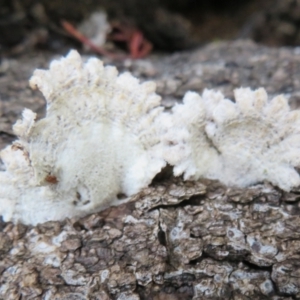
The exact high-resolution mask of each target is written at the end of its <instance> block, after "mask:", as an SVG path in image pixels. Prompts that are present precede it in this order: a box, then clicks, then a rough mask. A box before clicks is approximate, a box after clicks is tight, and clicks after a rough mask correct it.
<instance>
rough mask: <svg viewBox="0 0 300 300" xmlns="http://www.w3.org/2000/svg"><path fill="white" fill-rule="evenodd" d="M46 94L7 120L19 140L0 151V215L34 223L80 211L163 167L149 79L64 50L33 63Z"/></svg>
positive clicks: (111, 199)
mask: <svg viewBox="0 0 300 300" xmlns="http://www.w3.org/2000/svg"><path fill="white" fill-rule="evenodd" d="M30 85H31V87H32V88H38V89H39V90H41V92H42V93H43V94H44V96H45V98H46V100H47V115H46V117H45V118H43V119H41V120H39V121H37V122H35V121H34V119H35V114H34V113H33V112H32V111H30V110H28V109H26V110H24V112H23V120H22V121H18V122H17V123H16V125H15V126H14V132H15V133H16V135H18V137H19V140H18V141H16V142H14V143H13V144H12V145H11V146H8V147H7V148H6V149H4V150H3V151H2V153H1V158H2V160H3V162H4V164H5V167H6V171H4V172H0V183H1V186H0V214H1V215H3V218H4V220H5V221H9V220H12V221H15V222H18V221H20V222H24V223H30V224H37V223H39V222H44V221H47V220H60V219H63V218H65V217H72V216H76V215H79V216H81V215H84V214H87V213H91V212H95V211H99V210H100V209H104V208H106V207H108V206H110V205H113V204H115V203H120V201H117V195H118V194H120V193H122V194H126V195H132V194H134V193H137V192H138V191H139V190H140V189H141V188H143V187H145V186H147V185H148V184H149V183H150V182H151V180H152V179H153V177H154V176H155V175H156V174H157V173H159V171H160V170H161V168H162V167H164V166H165V164H166V163H165V161H164V159H163V158H162V157H161V150H160V148H161V143H160V136H159V132H158V130H159V124H158V123H157V121H156V120H157V116H158V115H159V114H160V113H161V111H162V109H163V108H162V107H160V106H159V104H160V97H159V96H158V95H156V94H155V84H154V83H153V82H146V83H143V84H139V82H138V80H137V79H136V78H134V77H133V76H132V75H130V74H129V73H124V74H122V75H119V76H118V72H117V70H116V68H115V67H105V68H104V67H103V65H102V62H101V61H100V60H98V59H95V58H91V59H89V60H88V61H87V62H86V63H85V64H84V63H82V60H81V57H80V55H79V54H78V53H77V52H76V51H71V52H70V53H69V55H68V56H67V57H66V58H62V59H61V60H59V61H53V62H52V63H51V65H50V69H49V71H43V70H36V71H35V72H34V75H33V77H32V78H31V80H30Z"/></svg>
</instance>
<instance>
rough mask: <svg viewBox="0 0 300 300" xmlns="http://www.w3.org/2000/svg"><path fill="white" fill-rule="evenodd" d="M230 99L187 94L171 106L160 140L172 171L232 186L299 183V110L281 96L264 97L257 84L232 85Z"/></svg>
mask: <svg viewBox="0 0 300 300" xmlns="http://www.w3.org/2000/svg"><path fill="white" fill-rule="evenodd" d="M235 101H236V102H233V101H231V100H228V99H225V98H224V96H223V95H222V94H221V93H220V92H215V91H212V90H206V91H204V92H203V95H202V96H200V95H198V94H196V93H192V92H188V93H187V94H186V95H185V97H184V99H183V102H184V103H183V104H180V105H176V106H175V107H174V108H173V111H172V116H169V117H168V118H169V120H170V121H169V124H168V126H169V128H170V130H168V131H166V132H167V133H166V134H165V135H164V140H165V143H166V144H167V145H169V147H170V148H171V149H172V150H169V151H167V152H166V154H165V157H166V160H167V161H168V162H169V163H170V164H172V165H174V166H175V167H174V173H175V175H181V174H184V178H185V179H198V178H200V177H206V178H210V179H218V180H220V181H221V182H223V183H225V184H227V185H229V186H238V187H246V186H249V185H251V184H255V183H257V182H262V181H269V182H271V183H272V184H274V185H276V186H279V187H280V188H281V189H283V190H286V191H289V190H291V189H292V188H293V187H296V186H299V184H300V177H299V174H298V172H297V171H296V170H295V168H294V167H297V166H299V164H300V152H299V149H300V130H299V128H300V111H299V110H294V111H291V110H290V108H289V106H288V102H287V99H286V98H285V97H283V96H277V97H275V98H273V99H268V96H267V93H266V91H265V90H264V89H263V88H260V89H257V90H255V91H253V90H251V89H249V88H240V89H236V90H235Z"/></svg>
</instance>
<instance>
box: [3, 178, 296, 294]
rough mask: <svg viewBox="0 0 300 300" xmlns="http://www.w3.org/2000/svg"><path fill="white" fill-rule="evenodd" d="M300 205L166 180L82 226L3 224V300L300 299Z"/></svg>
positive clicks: (274, 195) (204, 183) (268, 191)
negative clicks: (299, 206)
mask: <svg viewBox="0 0 300 300" xmlns="http://www.w3.org/2000/svg"><path fill="white" fill-rule="evenodd" d="M298 198H299V194H298V191H294V192H293V193H289V194H284V193H282V192H281V191H279V190H277V189H275V188H273V187H272V186H270V185H268V184H264V185H257V186H254V187H251V188H247V189H235V188H227V187H225V186H223V185H221V184H219V183H218V182H213V181H208V180H201V181H197V182H183V181H182V180H181V179H169V180H165V181H161V182H157V183H155V184H153V186H151V187H149V188H147V189H145V190H143V191H142V192H141V193H139V194H138V195H136V196H135V197H133V198H132V202H130V203H128V204H125V205H121V206H119V207H114V208H111V209H109V210H106V211H104V212H102V213H99V214H93V215H90V216H87V217H85V218H82V219H80V220H67V221H65V222H62V223H59V222H48V223H45V224H41V225H38V226H36V227H29V226H24V225H21V224H19V225H13V224H11V223H7V224H5V223H2V224H1V227H2V230H1V233H0V255H1V262H0V272H1V277H0V280H1V281H0V286H1V287H0V299H6V300H9V299H12V300H14V299H99V300H100V299H103V300H104V299H155V300H158V299H250V298H252V299H292V298H291V297H293V299H300V272H299V258H300V255H299V248H300V216H299V208H298Z"/></svg>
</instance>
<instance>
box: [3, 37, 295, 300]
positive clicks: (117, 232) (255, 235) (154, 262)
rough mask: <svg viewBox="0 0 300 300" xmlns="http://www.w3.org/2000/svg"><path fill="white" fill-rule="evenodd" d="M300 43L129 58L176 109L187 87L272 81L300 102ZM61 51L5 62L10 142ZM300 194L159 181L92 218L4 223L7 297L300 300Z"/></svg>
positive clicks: (129, 66) (272, 90)
mask: <svg viewBox="0 0 300 300" xmlns="http://www.w3.org/2000/svg"><path fill="white" fill-rule="evenodd" d="M298 53H299V49H297V48H295V49H293V48H290V49H288V48H281V49H269V48H266V47H261V46H258V45H255V44H253V43H251V42H245V41H240V42H233V43H215V44H210V45H208V46H207V47H204V48H200V49H198V50H196V51H193V52H185V53H178V54H174V55H172V56H152V57H149V58H148V59H146V60H143V61H130V60H128V61H125V62H119V63H118V67H119V68H121V69H123V70H125V69H126V70H131V71H132V72H133V73H134V74H135V75H137V76H139V77H140V78H142V79H143V80H146V79H153V80H155V81H156V82H157V84H158V92H159V93H160V94H161V95H162V96H163V103H164V104H165V105H166V106H167V107H170V106H171V105H173V104H174V102H176V101H180V99H181V98H182V95H183V94H184V92H185V91H187V90H196V91H198V92H201V91H202V90H203V89H204V88H216V89H220V90H222V91H223V92H224V93H225V94H226V95H227V96H229V97H230V96H232V89H233V88H235V87H238V86H241V85H243V86H250V87H253V88H256V87H259V86H264V87H265V88H266V89H267V91H268V93H269V94H270V95H274V94H278V93H285V94H288V95H291V103H292V105H293V106H294V107H296V106H298V104H297V103H298V101H299V97H300V94H299V89H300V81H299V72H300V58H299V54H298ZM50 56H51V55H50V54H48V55H45V54H41V53H36V55H35V56H32V55H30V56H29V55H27V56H24V57H23V58H21V59H19V60H18V61H17V60H13V59H9V60H3V61H2V65H1V67H2V69H1V72H2V76H1V77H0V93H1V108H2V114H1V116H0V137H1V139H2V146H3V145H4V144H5V143H7V142H8V141H9V140H10V139H13V135H12V132H11V130H10V126H11V124H12V123H13V122H14V121H15V120H16V118H17V117H18V116H19V115H20V112H21V109H22V108H23V107H24V106H26V107H29V108H31V109H34V110H38V111H39V112H40V114H42V112H43V100H42V97H41V95H40V94H38V93H36V92H32V91H31V90H30V89H29V88H27V80H28V78H29V76H30V74H31V73H32V70H33V69H35V68H36V67H43V68H45V67H47V64H48V62H49V60H50ZM299 197H300V190H299V191H293V192H291V193H282V192H281V191H280V190H279V189H275V188H273V187H272V186H270V185H268V184H264V185H259V186H254V187H250V188H248V189H234V188H228V187H225V186H223V185H221V184H219V183H217V182H212V181H207V180H201V181H198V182H183V181H182V179H181V178H178V179H174V178H169V179H157V180H156V181H155V182H154V183H153V185H152V186H151V187H149V188H147V189H145V190H143V191H142V192H141V193H140V194H138V195H136V196H134V197H133V198H132V202H131V203H128V204H126V205H122V206H119V207H116V208H111V209H108V210H106V211H104V212H101V213H99V214H93V215H90V216H88V217H85V218H83V219H81V220H75V219H74V220H66V221H65V222H48V223H45V224H41V225H38V226H36V227H30V226H24V225H22V224H19V225H13V224H11V223H1V224H0V229H1V230H0V274H1V275H0V299H5V300H6V299H13V300H14V299H65V300H66V299H155V300H159V299H170V300H171V299H172V300H173V299H276V300H277V299H300V272H299V269H300V266H299V258H300V251H299V249H300V213H299V212H300V211H299Z"/></svg>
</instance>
